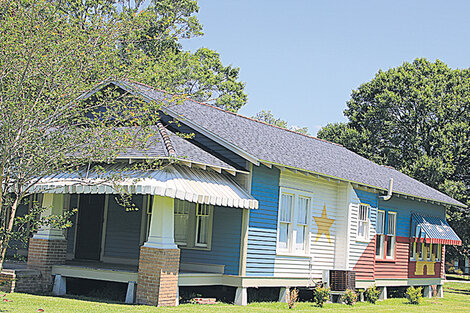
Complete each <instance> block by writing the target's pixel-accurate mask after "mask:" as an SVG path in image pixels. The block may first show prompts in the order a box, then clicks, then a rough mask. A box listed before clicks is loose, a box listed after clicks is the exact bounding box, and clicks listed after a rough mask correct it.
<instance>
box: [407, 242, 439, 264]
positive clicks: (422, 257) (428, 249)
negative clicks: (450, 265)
mask: <svg viewBox="0 0 470 313" xmlns="http://www.w3.org/2000/svg"><path fill="white" fill-rule="evenodd" d="M441 254H442V246H441V244H437V243H421V242H413V243H412V250H411V252H410V260H412V261H417V260H419V261H430V262H440V261H441Z"/></svg>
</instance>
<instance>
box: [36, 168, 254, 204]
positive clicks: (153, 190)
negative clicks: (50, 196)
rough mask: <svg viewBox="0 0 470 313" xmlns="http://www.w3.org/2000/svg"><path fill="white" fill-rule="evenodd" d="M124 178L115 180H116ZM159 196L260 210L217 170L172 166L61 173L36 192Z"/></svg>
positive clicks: (230, 180)
mask: <svg viewBox="0 0 470 313" xmlns="http://www.w3.org/2000/svg"><path fill="white" fill-rule="evenodd" d="M113 176H114V177H122V178H123V179H118V180H112V179H111V178H112V177H113ZM119 191H125V192H128V193H131V194H143V195H158V196H163V197H170V198H175V199H180V200H186V201H190V202H196V203H202V204H211V205H218V206H227V207H234V208H243V209H257V208H258V201H257V200H256V199H255V198H253V197H252V196H251V195H250V194H249V193H248V191H246V190H245V189H243V188H242V187H241V186H239V185H238V184H237V182H235V181H234V180H233V179H232V178H231V177H229V176H227V175H224V174H222V173H218V172H216V171H214V170H211V169H207V170H203V169H199V168H192V167H187V166H180V165H174V164H172V165H168V166H165V167H163V168H162V169H159V170H145V171H144V170H132V171H131V170H127V169H125V167H124V166H123V165H119V164H113V165H107V166H105V167H104V168H103V170H100V171H99V172H98V171H86V170H85V169H82V170H78V171H75V172H70V173H60V174H57V175H54V176H51V177H47V178H44V179H42V180H41V181H40V182H39V183H38V184H36V185H35V186H34V188H33V192H36V193H78V194H82V193H91V194H116V193H118V192H119Z"/></svg>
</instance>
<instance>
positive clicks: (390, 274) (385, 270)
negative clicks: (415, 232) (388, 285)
mask: <svg viewBox="0 0 470 313" xmlns="http://www.w3.org/2000/svg"><path fill="white" fill-rule="evenodd" d="M409 255H410V239H409V238H408V237H397V244H396V250H395V260H393V261H391V260H386V261H382V260H377V259H376V260H375V278H376V279H385V278H408V262H409Z"/></svg>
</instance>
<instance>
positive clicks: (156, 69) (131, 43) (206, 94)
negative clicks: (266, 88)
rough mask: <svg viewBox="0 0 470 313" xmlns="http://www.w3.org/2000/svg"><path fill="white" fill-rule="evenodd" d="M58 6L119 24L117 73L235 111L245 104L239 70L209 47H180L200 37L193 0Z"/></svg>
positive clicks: (74, 0)
mask: <svg viewBox="0 0 470 313" xmlns="http://www.w3.org/2000/svg"><path fill="white" fill-rule="evenodd" d="M58 3H59V7H60V9H61V10H62V11H63V12H65V13H66V14H68V15H69V16H72V17H77V18H78V20H79V21H80V23H81V24H83V25H85V24H86V23H87V21H88V20H90V19H93V18H96V17H100V18H104V19H107V20H110V21H115V22H116V23H119V24H121V25H123V26H124V27H123V28H124V29H126V30H127V31H126V32H123V33H122V37H121V38H119V45H118V47H117V49H118V51H119V56H120V61H121V62H122V63H121V64H120V70H121V75H120V76H126V77H128V78H131V79H135V80H137V81H139V82H142V83H146V84H149V85H152V86H154V87H157V88H160V89H164V90H166V91H169V92H173V93H178V94H184V95H187V96H189V97H190V98H192V99H194V100H197V101H201V102H207V103H210V104H213V105H215V106H218V107H221V108H224V109H227V110H230V111H238V110H239V109H240V108H241V107H242V106H243V105H245V104H246V102H247V95H246V94H245V92H244V88H245V84H244V83H243V82H241V81H239V68H236V67H232V66H231V65H227V66H225V65H223V64H222V61H221V60H220V56H219V54H218V53H217V52H215V51H214V50H211V49H208V48H200V49H198V50H197V51H195V52H189V51H184V49H183V47H182V45H181V40H187V39H191V38H194V37H198V36H202V35H203V32H202V25H201V24H200V22H199V20H198V19H197V16H196V14H197V13H198V11H199V7H198V5H197V1H195V0H153V1H150V3H148V2H146V1H122V0H120V1H118V0H86V1H83V0H67V1H58Z"/></svg>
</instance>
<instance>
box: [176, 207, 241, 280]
mask: <svg viewBox="0 0 470 313" xmlns="http://www.w3.org/2000/svg"><path fill="white" fill-rule="evenodd" d="M242 215H243V210H242V209H234V208H228V207H214V220H213V223H212V246H211V250H210V251H205V250H196V249H184V248H182V249H181V256H180V257H181V262H182V263H202V264H220V265H225V274H227V275H238V270H239V260H240V241H241V227H242V226H241V225H242Z"/></svg>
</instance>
